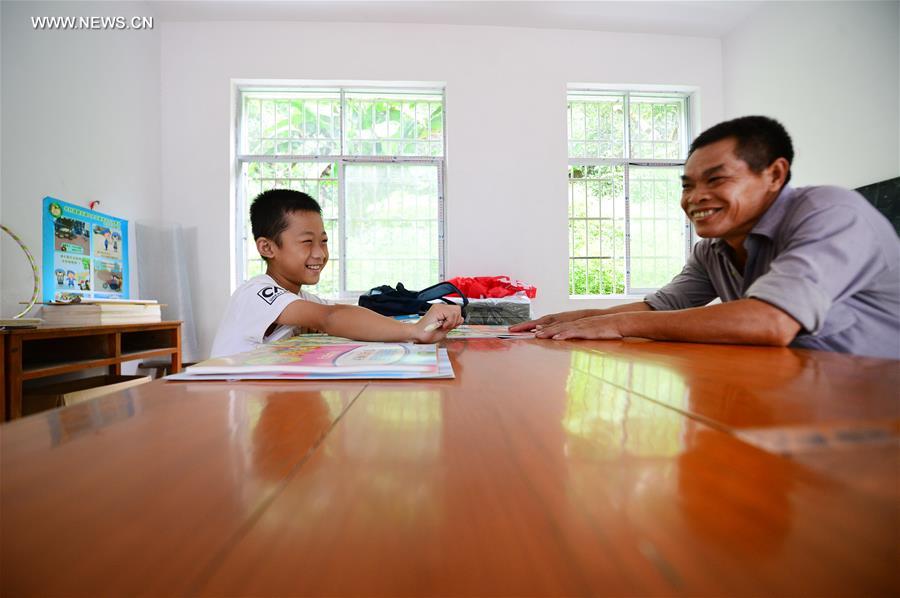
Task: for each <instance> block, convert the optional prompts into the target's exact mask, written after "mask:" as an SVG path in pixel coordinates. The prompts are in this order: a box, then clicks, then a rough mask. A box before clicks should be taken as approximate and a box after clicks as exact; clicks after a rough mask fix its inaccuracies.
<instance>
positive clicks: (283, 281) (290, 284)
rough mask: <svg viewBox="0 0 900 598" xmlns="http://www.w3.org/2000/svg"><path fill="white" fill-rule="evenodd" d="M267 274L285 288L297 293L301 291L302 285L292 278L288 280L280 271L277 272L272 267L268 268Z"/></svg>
mask: <svg viewBox="0 0 900 598" xmlns="http://www.w3.org/2000/svg"><path fill="white" fill-rule="evenodd" d="M266 275H267V276H269V277H270V278H271V279H272V280H274V281H275V283H276V284H277V285H278V286H280V287H281V288H283V289H286V290H288V291H290V292H292V293H294V294H295V295H297V294H299V293H300V285H299V284H298V283H296V282H294V281H292V280H288V279H287V278H285V277H284V276H282V275H281V274H280V273H279V272H276V271H275V270H273V269H272V268H266Z"/></svg>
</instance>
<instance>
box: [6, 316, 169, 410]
mask: <svg viewBox="0 0 900 598" xmlns="http://www.w3.org/2000/svg"><path fill="white" fill-rule="evenodd" d="M4 341H5V343H4ZM4 345H5V346H4ZM0 348H2V355H3V357H2V361H3V362H4V363H5V370H6V371H5V372H4V371H3V366H2V365H0V373H4V376H2V377H0V378H2V379H3V387H4V388H3V392H2V393H0V398H3V399H4V401H3V403H4V408H0V414H2V415H3V416H4V417H3V418H2V419H0V421H5V420H7V419H16V418H19V417H22V396H23V392H22V386H23V384H24V383H25V382H26V381H27V380H36V379H40V378H48V377H50V376H56V375H59V374H67V373H69V372H77V371H80V370H87V369H91V368H97V367H105V368H107V370H108V372H109V373H110V374H111V375H119V374H121V373H122V363H124V362H126V361H136V360H140V359H148V358H152V357H167V358H169V359H170V360H171V364H172V371H173V372H177V371H179V369H180V368H181V322H177V321H173V322H155V323H152V324H149V323H148V324H114V325H105V326H52V327H47V326H39V327H37V328H10V329H8V330H4V331H3V333H2V334H0ZM3 394H5V397H3V396H2V395H3Z"/></svg>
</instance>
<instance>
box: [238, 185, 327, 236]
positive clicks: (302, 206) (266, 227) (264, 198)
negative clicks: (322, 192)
mask: <svg viewBox="0 0 900 598" xmlns="http://www.w3.org/2000/svg"><path fill="white" fill-rule="evenodd" d="M292 212H315V213H316V214H319V215H320V216H321V215H322V207H321V206H320V205H319V202H317V201H316V200H314V199H313V198H312V197H310V196H309V195H307V194H306V193H303V192H302V191H294V190H293V189H269V190H268V191H263V192H262V193H260V194H259V195H257V196H256V198H255V199H254V200H253V203H252V204H250V227H251V229H252V230H253V238H254V240H255V239H259V238H260V237H266V238H267V239H272V241H274V242H275V244H276V245H278V246H279V247H280V246H281V231H283V230H284V229H286V228H287V226H288V223H287V218H285V216H287V215H288V214H290V213H292Z"/></svg>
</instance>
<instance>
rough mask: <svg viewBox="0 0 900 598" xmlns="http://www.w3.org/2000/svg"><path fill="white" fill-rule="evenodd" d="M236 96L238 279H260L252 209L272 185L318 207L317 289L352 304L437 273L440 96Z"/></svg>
mask: <svg viewBox="0 0 900 598" xmlns="http://www.w3.org/2000/svg"><path fill="white" fill-rule="evenodd" d="M238 92H239V93H238V119H237V122H238V130H237V135H236V139H237V144H238V149H237V164H236V169H237V171H238V173H239V176H238V177H237V187H238V188H237V190H236V198H237V202H236V203H237V212H238V218H237V226H238V230H237V231H236V233H237V239H238V243H237V245H238V248H237V256H236V263H237V269H238V271H237V275H238V280H246V279H248V278H250V277H252V276H256V275H257V274H261V273H263V272H265V262H263V260H262V258H260V256H259V254H258V253H257V251H256V242H255V240H254V239H253V234H252V231H251V229H250V211H249V210H250V202H251V201H252V200H253V198H254V197H256V195H257V194H258V193H260V192H262V191H265V190H267V189H271V188H275V187H278V188H289V189H296V190H298V191H303V192H305V193H308V194H309V195H311V196H312V197H314V198H315V199H316V200H318V202H319V203H320V204H321V206H322V217H323V219H324V221H325V229H326V231H327V232H328V245H329V254H330V257H329V265H328V266H327V267H326V268H325V270H324V271H323V273H322V277H321V278H320V280H319V284H318V285H316V286H315V287H313V288H312V289H310V290H312V291H313V292H315V293H317V294H320V295H323V296H327V297H332V298H339V297H351V296H354V295H356V294H359V293H360V292H364V291H367V290H368V289H370V288H372V287H374V286H378V285H382V284H395V283H396V282H398V281H400V282H403V283H404V285H406V286H408V287H409V288H414V289H415V288H423V287H426V286H429V285H432V284H434V283H435V282H437V281H439V280H441V279H442V278H443V195H444V194H443V172H444V94H443V90H440V89H428V90H398V89H391V90H388V89H351V88H330V89H310V88H294V89H281V88H279V89H272V88H260V87H249V86H245V87H241V88H239V90H238Z"/></svg>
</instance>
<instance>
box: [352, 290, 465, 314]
mask: <svg viewBox="0 0 900 598" xmlns="http://www.w3.org/2000/svg"><path fill="white" fill-rule="evenodd" d="M453 294H456V295H459V296H460V297H462V305H461V306H460V309H461V310H462V316H463V317H465V316H466V305H468V304H469V300H468V299H467V298H466V296H465V295H464V294H463V292H462V291H460V290H459V289H458V288H456V287H455V286H454V285H453V284H451V283H449V282H439V283H438V284H436V285H432V286H430V287H428V288H427V289H423V290H421V291H410V290H409V289H407V288H406V287H404V286H403V283H402V282H398V283H397V288H396V289H395V288H394V287H392V286H390V285H386V284H385V285H381V286H380V287H375V288H374V289H370V290H369V292H368V293H366V294H365V295H360V296H359V305H360V306H361V307H365V308H368V309H371V310H372V311H374V312H378V313H380V314H381V315H383V316H406V315H412V314H419V315H423V314H424V313H425V312H426V311H428V309H429V308H430V307H431V303H429V301H433V300H435V299H440V300H441V301H443V302H444V303H447V304H449V305H459V304H458V303H456V302H454V301H451V300H450V299H446V298H445V297H446V295H453Z"/></svg>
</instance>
